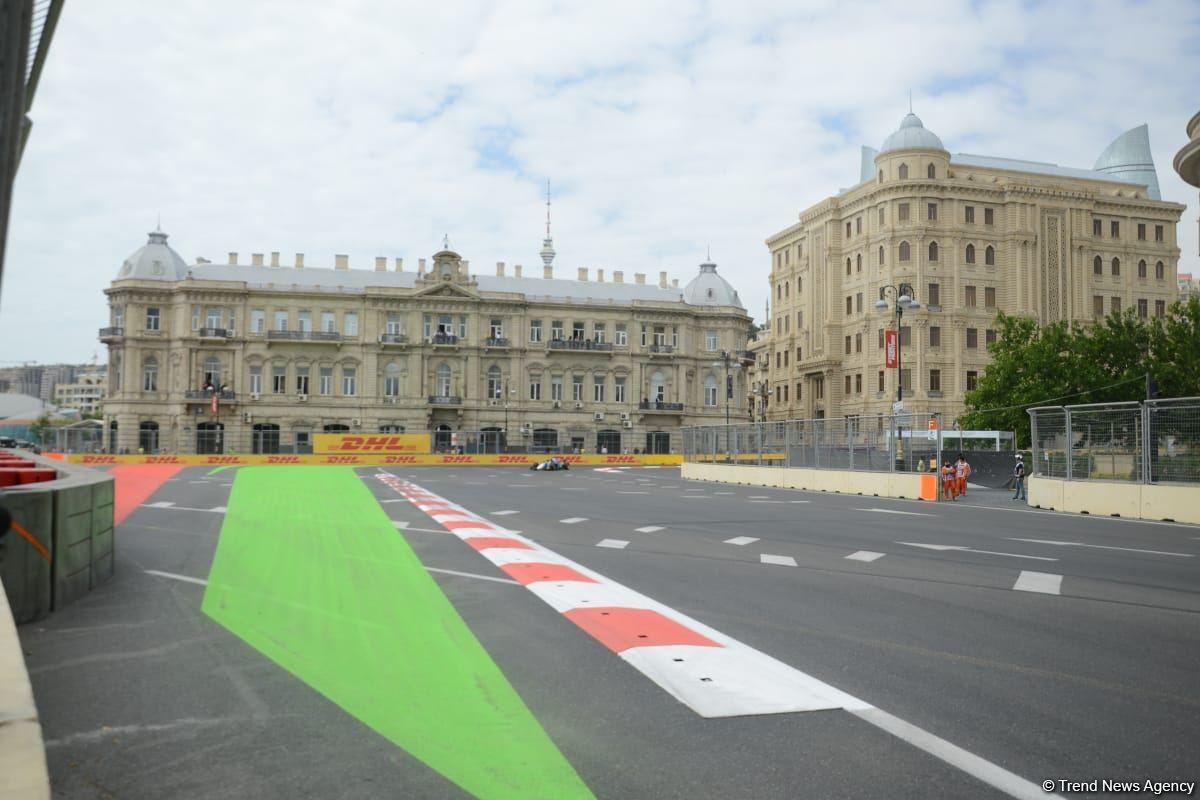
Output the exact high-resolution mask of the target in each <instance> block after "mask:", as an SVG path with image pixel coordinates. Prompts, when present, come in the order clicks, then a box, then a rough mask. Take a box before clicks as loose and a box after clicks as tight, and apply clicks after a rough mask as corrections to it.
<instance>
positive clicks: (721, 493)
mask: <svg viewBox="0 0 1200 800" xmlns="http://www.w3.org/2000/svg"><path fill="white" fill-rule="evenodd" d="M713 494H737V492H713Z"/></svg>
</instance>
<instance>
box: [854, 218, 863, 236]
mask: <svg viewBox="0 0 1200 800" xmlns="http://www.w3.org/2000/svg"><path fill="white" fill-rule="evenodd" d="M854 232H855V233H862V217H855V218H854Z"/></svg>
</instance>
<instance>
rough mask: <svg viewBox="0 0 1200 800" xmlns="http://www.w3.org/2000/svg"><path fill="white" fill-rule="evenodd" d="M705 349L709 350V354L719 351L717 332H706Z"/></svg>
mask: <svg viewBox="0 0 1200 800" xmlns="http://www.w3.org/2000/svg"><path fill="white" fill-rule="evenodd" d="M704 349H705V350H708V351H709V352H712V351H713V350H716V349H717V332H716V331H705V332H704Z"/></svg>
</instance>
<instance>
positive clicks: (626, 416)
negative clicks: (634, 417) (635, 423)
mask: <svg viewBox="0 0 1200 800" xmlns="http://www.w3.org/2000/svg"><path fill="white" fill-rule="evenodd" d="M629 419H631V417H630V416H629V412H628V411H622V412H621V421H622V422H626V421H628V420H629Z"/></svg>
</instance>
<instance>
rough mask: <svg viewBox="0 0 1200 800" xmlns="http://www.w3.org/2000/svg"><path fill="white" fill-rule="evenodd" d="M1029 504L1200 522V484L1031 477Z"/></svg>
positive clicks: (1058, 508)
mask: <svg viewBox="0 0 1200 800" xmlns="http://www.w3.org/2000/svg"><path fill="white" fill-rule="evenodd" d="M1029 504H1030V505H1031V506H1035V507H1037V508H1049V509H1054V510H1055V511H1070V512H1072V513H1076V514H1094V515H1098V516H1099V515H1103V516H1117V517H1130V518H1133V519H1151V520H1167V521H1170V522H1190V523H1193V524H1200V485H1190V484H1141V483H1128V482H1122V481H1066V480H1061V479H1058V478H1044V477H1040V476H1033V477H1030V478H1029Z"/></svg>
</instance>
